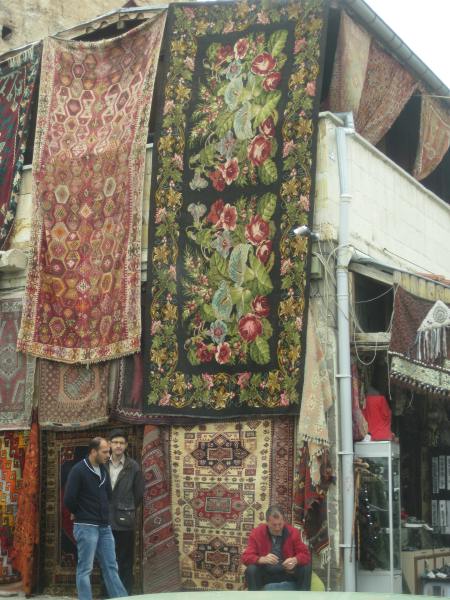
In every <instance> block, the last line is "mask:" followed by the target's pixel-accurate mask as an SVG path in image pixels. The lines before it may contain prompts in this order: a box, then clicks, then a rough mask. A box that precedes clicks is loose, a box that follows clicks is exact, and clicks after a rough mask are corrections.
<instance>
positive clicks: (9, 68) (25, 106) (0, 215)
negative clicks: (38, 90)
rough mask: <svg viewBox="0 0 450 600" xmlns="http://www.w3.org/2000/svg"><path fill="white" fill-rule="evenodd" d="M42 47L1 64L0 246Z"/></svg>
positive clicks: (13, 199)
mask: <svg viewBox="0 0 450 600" xmlns="http://www.w3.org/2000/svg"><path fill="white" fill-rule="evenodd" d="M41 50H42V46H41V45H40V44H39V45H35V46H32V47H31V48H28V49H27V50H25V51H24V52H21V53H20V54H17V55H15V56H13V57H12V58H10V59H9V60H6V61H4V62H2V63H0V249H2V248H3V247H4V245H5V242H6V240H7V238H8V234H9V233H10V231H11V226H12V224H13V222H14V217H15V215H16V209H17V200H18V194H19V188H20V180H21V174H22V167H23V159H24V155H25V150H26V145H27V139H28V131H29V123H30V119H29V116H30V108H31V103H32V101H33V98H34V90H35V83H36V78H37V75H38V72H39V61H40V58H41Z"/></svg>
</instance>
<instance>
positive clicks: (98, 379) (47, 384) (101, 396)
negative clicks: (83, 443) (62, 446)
mask: <svg viewBox="0 0 450 600" xmlns="http://www.w3.org/2000/svg"><path fill="white" fill-rule="evenodd" d="M38 363H39V366H38V373H39V424H40V425H41V427H43V428H47V429H62V428H64V429H65V430H67V429H83V428H85V427H92V426H93V425H100V424H102V423H106V422H107V421H108V412H109V403H110V398H109V390H110V386H111V387H112V389H114V387H115V386H114V382H113V381H111V380H110V378H112V377H113V374H114V372H115V369H112V368H110V367H111V366H112V364H111V363H110V362H106V363H99V364H96V365H91V366H90V367H86V366H84V365H66V364H62V363H56V362H54V361H50V360H43V359H41V360H38Z"/></svg>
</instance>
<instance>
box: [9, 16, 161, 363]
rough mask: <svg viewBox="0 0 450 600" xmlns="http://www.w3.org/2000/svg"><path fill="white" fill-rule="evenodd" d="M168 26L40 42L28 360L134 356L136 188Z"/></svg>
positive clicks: (22, 343)
mask: <svg viewBox="0 0 450 600" xmlns="http://www.w3.org/2000/svg"><path fill="white" fill-rule="evenodd" d="M164 22H165V13H164V14H162V15H159V16H157V17H156V18H154V19H153V20H151V21H147V22H145V23H144V24H142V25H139V26H137V27H136V28H135V29H132V30H131V31H129V32H127V33H125V34H123V35H121V36H119V37H116V38H113V39H109V40H103V41H100V42H79V41H70V40H69V41H68V40H60V39H56V38H49V39H47V40H45V42H44V51H43V58H42V77H41V84H40V96H39V109H38V116H37V124H36V140H35V150H34V159H33V176H34V179H33V202H34V206H33V209H34V210H33V229H32V250H31V256H30V259H29V269H28V279H27V287H26V296H25V298H26V302H25V307H24V314H23V318H22V325H21V330H20V334H19V342H18V347H19V349H21V350H23V351H25V352H28V353H30V354H33V355H36V356H40V357H42V358H48V359H53V360H57V361H60V362H67V363H89V362H98V361H104V360H109V359H111V358H115V357H118V356H122V355H126V354H132V353H133V352H137V351H138V350H139V349H140V339H141V309H140V272H141V202H142V186H143V173H144V161H145V149H146V142H147V131H148V119H149V115H150V107H151V101H152V94H153V83H154V78H155V73H156V67H157V62H158V56H159V49H160V43H161V37H162V33H163V29H164Z"/></svg>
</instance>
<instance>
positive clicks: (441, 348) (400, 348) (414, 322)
mask: <svg viewBox="0 0 450 600" xmlns="http://www.w3.org/2000/svg"><path fill="white" fill-rule="evenodd" d="M444 290H445V288H444ZM389 355H390V356H391V365H390V370H389V375H390V378H391V380H392V381H393V382H394V383H396V384H397V385H399V386H401V387H405V388H408V389H412V390H416V391H417V392H419V393H421V394H424V395H430V396H436V397H440V398H448V397H450V304H448V303H445V302H443V301H442V300H430V299H425V298H420V297H419V296H416V295H414V294H410V293H409V292H408V291H406V290H404V289H403V288H402V287H401V286H397V287H396V288H395V300H394V316H393V319H392V333H391V340H390V342H389Z"/></svg>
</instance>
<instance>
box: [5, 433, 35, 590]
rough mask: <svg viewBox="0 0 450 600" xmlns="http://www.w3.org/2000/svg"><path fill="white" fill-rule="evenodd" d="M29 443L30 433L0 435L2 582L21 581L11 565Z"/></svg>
mask: <svg viewBox="0 0 450 600" xmlns="http://www.w3.org/2000/svg"><path fill="white" fill-rule="evenodd" d="M27 442H28V432H27V431H2V432H1V433H0V583H10V582H12V581H18V580H19V579H20V576H19V575H18V573H17V572H16V571H14V569H13V567H12V564H11V551H12V544H13V535H14V527H15V523H16V515H17V497H18V493H19V490H20V486H21V483H22V474H23V467H24V459H25V450H26V447H27Z"/></svg>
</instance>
